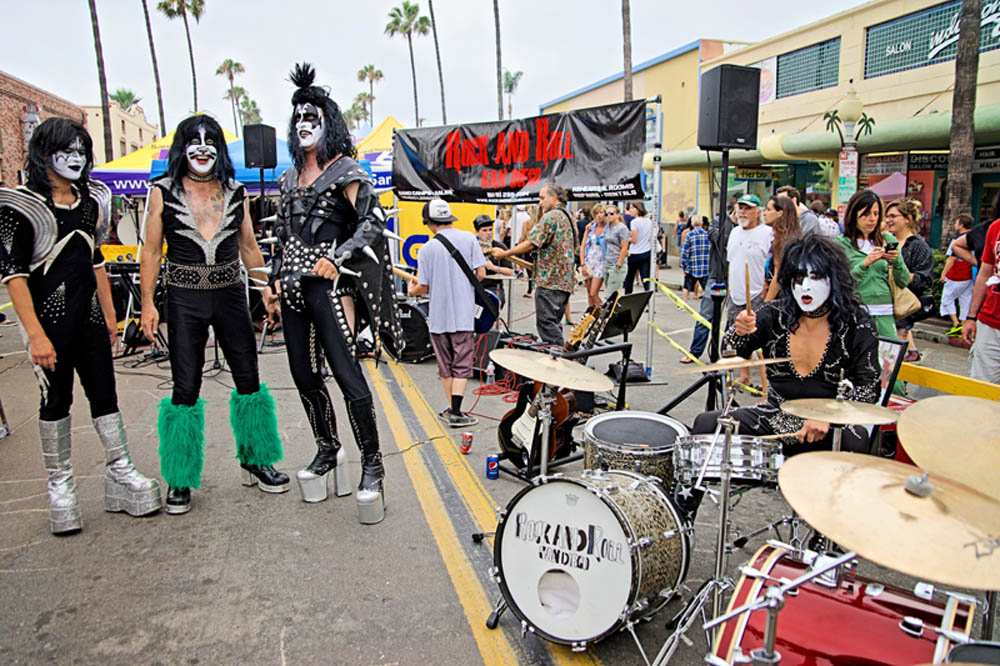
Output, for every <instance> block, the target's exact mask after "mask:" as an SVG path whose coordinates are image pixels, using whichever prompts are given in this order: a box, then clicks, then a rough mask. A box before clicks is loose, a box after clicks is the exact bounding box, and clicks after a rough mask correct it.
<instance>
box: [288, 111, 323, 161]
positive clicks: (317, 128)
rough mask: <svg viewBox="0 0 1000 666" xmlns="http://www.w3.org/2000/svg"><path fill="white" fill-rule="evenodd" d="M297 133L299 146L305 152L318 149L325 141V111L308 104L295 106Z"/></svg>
mask: <svg viewBox="0 0 1000 666" xmlns="http://www.w3.org/2000/svg"><path fill="white" fill-rule="evenodd" d="M295 131H296V132H297V133H298V136H299V146H301V147H302V148H303V149H304V150H310V149H312V148H315V147H316V144H318V143H319V142H320V141H322V140H323V110H322V109H319V108H317V107H315V106H313V105H312V104H309V103H308V102H307V103H305V104H296V105H295Z"/></svg>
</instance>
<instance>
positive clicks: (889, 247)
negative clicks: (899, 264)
mask: <svg viewBox="0 0 1000 666" xmlns="http://www.w3.org/2000/svg"><path fill="white" fill-rule="evenodd" d="M898 247H899V243H898V242H895V243H886V244H885V251H886V252H895V251H896V249H897V248H898Z"/></svg>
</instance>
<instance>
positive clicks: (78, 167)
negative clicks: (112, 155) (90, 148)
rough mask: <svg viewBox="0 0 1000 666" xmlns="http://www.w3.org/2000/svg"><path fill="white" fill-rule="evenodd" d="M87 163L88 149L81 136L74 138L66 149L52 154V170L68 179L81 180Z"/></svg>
mask: <svg viewBox="0 0 1000 666" xmlns="http://www.w3.org/2000/svg"><path fill="white" fill-rule="evenodd" d="M86 164H87V149H86V148H85V147H84V145H83V142H82V141H81V140H80V139H79V138H76V139H73V142H72V143H71V144H69V146H67V147H66V149H65V150H57V151H56V152H55V153H53V154H52V170H53V171H55V172H56V173H57V174H58V175H60V176H62V177H63V178H65V179H66V180H72V181H76V180H79V178H80V174H82V173H83V167H84V166H86Z"/></svg>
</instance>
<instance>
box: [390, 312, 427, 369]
mask: <svg viewBox="0 0 1000 666" xmlns="http://www.w3.org/2000/svg"><path fill="white" fill-rule="evenodd" d="M429 310H430V301H429V300H428V299H426V298H423V299H405V300H397V301H396V315H397V316H398V317H399V325H400V327H401V328H402V329H403V339H402V340H395V339H393V338H392V337H391V336H387V339H386V343H387V344H388V345H389V347H390V351H391V352H392V355H393V356H394V357H395V358H396V359H397V360H399V361H405V362H407V363H423V362H424V361H426V360H427V359H429V358H433V357H434V348H433V347H432V346H431V334H430V329H429V328H428V325H427V313H428V312H429Z"/></svg>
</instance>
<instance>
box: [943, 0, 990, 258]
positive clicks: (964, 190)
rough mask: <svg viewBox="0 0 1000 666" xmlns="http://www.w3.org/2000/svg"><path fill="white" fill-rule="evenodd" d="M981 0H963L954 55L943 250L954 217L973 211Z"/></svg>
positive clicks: (949, 236)
mask: <svg viewBox="0 0 1000 666" xmlns="http://www.w3.org/2000/svg"><path fill="white" fill-rule="evenodd" d="M980 5H981V3H980V1H979V0H962V10H961V12H962V13H961V17H960V18H959V24H958V29H959V33H958V34H959V38H958V52H957V53H956V54H955V91H954V92H953V93H952V98H951V137H950V142H949V148H950V151H951V154H950V155H949V156H948V199H947V204H946V206H945V214H944V219H945V220H946V221H947V222H948V223H947V224H945V225H944V228H945V232H944V233H943V234H941V243H942V244H941V249H944V248H946V247H948V243H950V242H951V240H952V238H954V233H953V230H952V225H951V224H950V222H951V220H954V219H955V217H956V216H957V215H958V214H959V213H968V212H970V211H971V207H970V205H969V201H970V200H971V199H972V158H973V154H974V152H975V148H976V128H975V122H974V119H973V113H974V112H975V108H976V83H977V80H978V76H977V72H978V70H979V32H980V31H979V28H980V16H981V14H980Z"/></svg>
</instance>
